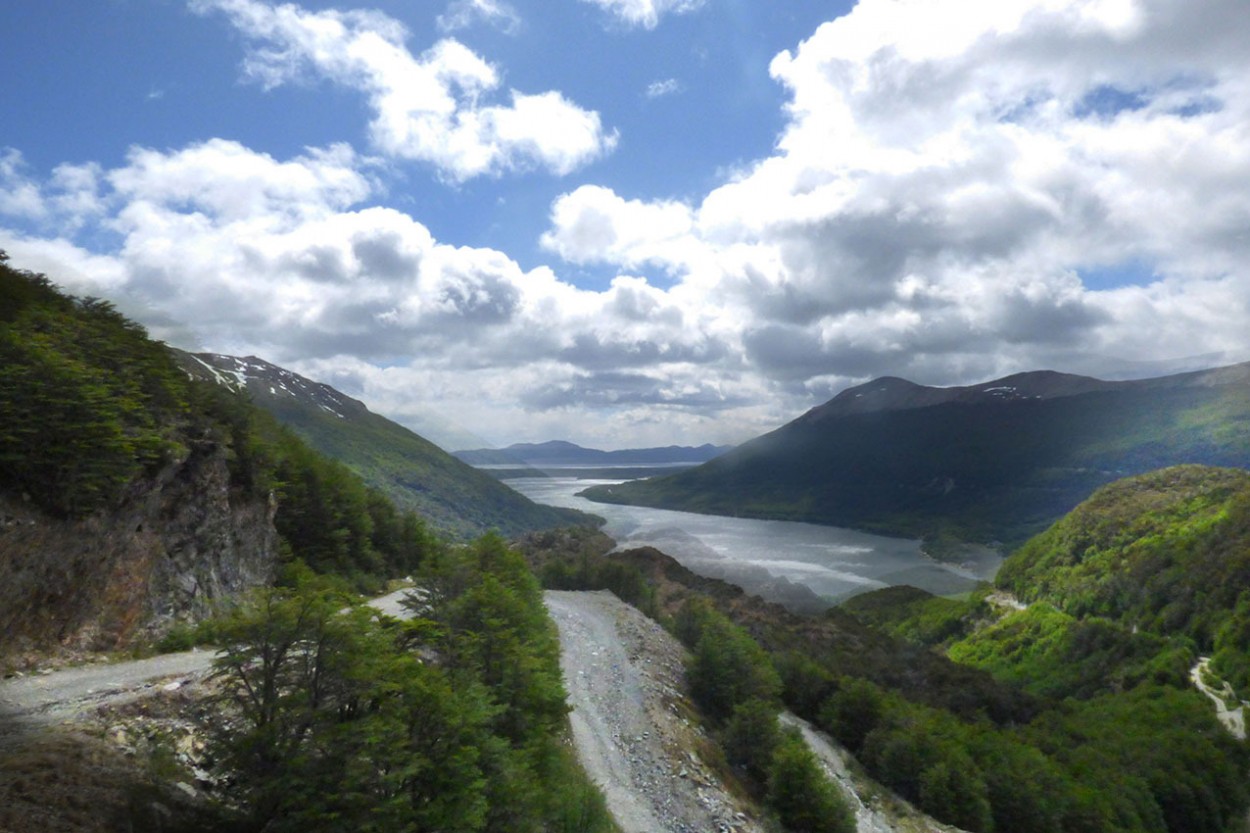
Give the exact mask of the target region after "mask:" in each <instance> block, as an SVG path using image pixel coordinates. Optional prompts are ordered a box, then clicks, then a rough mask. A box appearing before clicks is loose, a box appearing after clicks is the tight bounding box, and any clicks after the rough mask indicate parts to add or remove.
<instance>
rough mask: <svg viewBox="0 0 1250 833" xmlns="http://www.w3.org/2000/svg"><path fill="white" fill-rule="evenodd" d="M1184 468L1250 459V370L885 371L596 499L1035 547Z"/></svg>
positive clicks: (593, 494) (597, 493)
mask: <svg viewBox="0 0 1250 833" xmlns="http://www.w3.org/2000/svg"><path fill="white" fill-rule="evenodd" d="M1179 463H1203V464H1209V465H1221V466H1236V467H1246V466H1250V364H1242V365H1235V366H1232V367H1227V368H1220V369H1216V370H1209V371H1201V372H1197V373H1187V374H1182V375H1178V376H1169V377H1163V378H1159V379H1147V380H1140V381H1131V382H1104V381H1101V380H1097V379H1090V378H1087V377H1081V376H1071V375H1067V374H1060V373H1053V372H1049V371H1043V372H1036V373H1024V374H1017V375H1015V376H1009V377H1007V378H1005V379H1000V380H996V381H993V382H987V383H985V384H981V385H974V386H969V387H960V388H929V387H924V386H921V385H915V384H913V383H910V382H906V381H904V380H901V379H893V378H886V379H879V380H876V381H874V382H869V383H867V384H865V385H861V386H859V387H856V388H851V389H849V390H847V391H844V392H842V393H841V394H839V395H838V396H837V397H835V398H834V399H832V400H830V401H829V402H827V403H826V404H824V405H822V406H820V407H817V408H814V409H813V410H811V411H809V412H808V413H806V414H804V415H803V416H801V417H799V418H798V419H796V420H794V421H793V422H791V423H789V424H787V425H785V426H782V427H781V428H779V429H777V430H776V431H773V432H772V433H769V434H766V435H764V436H762V437H758V438H756V439H754V440H752V441H750V442H748V443H744V444H743V445H741V446H739V447H738V448H736V449H734V450H733V451H730V452H729V453H727V454H724V455H722V456H721V457H718V458H716V459H714V460H712V461H710V462H708V463H705V464H703V465H702V466H699V467H697V468H694V469H690V470H688V471H685V472H681V473H678V474H674V475H671V476H667V477H663V478H654V479H652V480H648V481H639V482H635V483H628V484H623V485H620V486H612V487H596V488H593V489H590V490H588V491H587V492H586V496H587V497H590V498H591V499H593V500H599V501H604V502H615V503H637V504H643V505H648V506H660V507H664V508H670V509H683V510H688V511H695V512H708V513H713V514H734V515H744V516H748V517H762V518H784V519H789V520H803V521H810V522H814V523H826V524H837V525H845V526H854V527H859V528H865V529H870V530H874V531H879V532H886V533H893V534H905V535H917V536H927V537H931V538H940V537H943V536H947V535H950V536H954V537H957V538H961V539H964V540H980V541H990V540H1001V541H1007V542H1020V541H1023V540H1024V539H1026V538H1027V537H1028V536H1029V535H1031V534H1034V533H1036V532H1038V531H1040V530H1041V529H1044V528H1045V526H1046V525H1047V524H1048V523H1050V522H1051V521H1053V520H1055V519H1056V518H1058V517H1059V516H1060V515H1062V514H1063V513H1064V512H1066V511H1068V510H1070V509H1071V508H1072V507H1074V506H1075V505H1076V504H1077V503H1079V502H1080V501H1081V500H1083V499H1084V498H1086V497H1087V496H1088V495H1089V494H1090V493H1091V492H1093V490H1094V489H1096V488H1097V487H1098V486H1101V485H1103V484H1104V483H1108V482H1110V481H1112V480H1115V479H1117V478H1120V477H1124V476H1127V475H1132V474H1138V473H1141V472H1145V471H1150V470H1152V469H1157V468H1161V467H1164V466H1169V465H1175V464H1179Z"/></svg>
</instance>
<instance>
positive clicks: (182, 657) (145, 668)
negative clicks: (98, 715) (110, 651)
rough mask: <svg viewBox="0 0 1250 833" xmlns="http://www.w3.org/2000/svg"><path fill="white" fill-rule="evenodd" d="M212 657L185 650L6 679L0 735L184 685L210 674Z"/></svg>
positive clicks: (0, 698) (0, 695)
mask: <svg viewBox="0 0 1250 833" xmlns="http://www.w3.org/2000/svg"><path fill="white" fill-rule="evenodd" d="M213 656H214V652H213V651H211V650H203V651H183V652H182V653H178V654H163V655H161V656H158V657H151V658H149V659H141V660H132V661H129V662H116V663H109V664H96V665H84V666H80V667H77V668H65V669H62V670H60V671H54V672H52V673H50V674H33V675H29V676H25V677H15V678H13V679H9V680H4V681H3V682H0V732H3V731H4V730H5V729H6V728H8V729H13V728H20V727H27V726H40V725H47V724H51V723H59V722H65V721H71V720H73V719H75V718H76V717H79V716H80V715H82V714H83V713H85V712H86V711H87V710H89V709H95V708H98V707H100V706H106V705H107V706H119V705H122V704H123V703H127V702H130V701H132V700H137V699H139V698H140V697H143V696H145V695H147V694H149V693H151V692H152V691H153V690H155V689H156V688H157V687H158V686H161V685H181V684H182V683H183V682H184V681H186V680H187V679H190V678H195V677H199V676H202V675H203V674H204V673H206V672H207V671H208V669H209V666H210V665H212V662H213Z"/></svg>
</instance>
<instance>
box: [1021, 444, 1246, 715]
mask: <svg viewBox="0 0 1250 833" xmlns="http://www.w3.org/2000/svg"><path fill="white" fill-rule="evenodd" d="M997 583H998V585H999V586H1000V587H1002V588H1003V589H1005V590H1008V591H1010V592H1012V593H1014V594H1015V595H1016V596H1017V597H1019V598H1020V599H1021V600H1023V601H1026V602H1045V603H1048V604H1050V605H1053V606H1054V607H1055V608H1056V609H1058V610H1060V611H1063V613H1064V614H1066V615H1068V616H1071V617H1074V618H1077V619H1089V618H1092V617H1099V618H1102V619H1106V620H1109V621H1112V622H1114V623H1116V624H1118V625H1119V626H1120V627H1122V628H1125V629H1128V630H1130V631H1132V632H1135V633H1136V632H1140V633H1146V634H1154V635H1158V636H1163V637H1183V638H1186V639H1188V640H1191V641H1192V643H1193V645H1194V646H1195V648H1196V649H1197V650H1199V651H1202V652H1204V653H1208V652H1214V654H1215V661H1214V665H1215V667H1216V669H1217V671H1219V672H1221V673H1222V674H1223V675H1224V676H1226V677H1228V678H1229V679H1230V680H1231V681H1232V682H1233V683H1234V685H1235V686H1236V687H1237V688H1238V689H1239V690H1240V691H1242V692H1243V696H1250V472H1245V471H1241V470H1238V469H1212V468H1206V467H1202V466H1179V467H1175V468H1170V469H1164V470H1162V471H1158V472H1152V473H1150V474H1146V475H1142V476H1140V477H1135V478H1131V479H1128V480H1123V481H1120V482H1117V483H1114V484H1112V485H1110V486H1107V487H1104V488H1103V489H1100V490H1099V491H1098V492H1097V493H1096V494H1095V495H1094V496H1093V497H1092V498H1090V500H1088V501H1086V502H1085V503H1083V504H1081V506H1079V507H1077V509H1075V510H1074V511H1073V512H1072V513H1071V514H1069V515H1068V516H1067V517H1065V518H1064V519H1063V520H1061V521H1059V522H1058V523H1056V524H1055V525H1054V526H1053V527H1051V528H1050V529H1049V530H1047V531H1046V532H1045V533H1043V534H1041V535H1039V536H1037V537H1036V538H1034V539H1032V540H1031V541H1029V542H1028V543H1027V544H1025V546H1024V547H1022V548H1021V549H1020V551H1019V552H1018V553H1016V554H1015V555H1014V556H1012V557H1011V558H1010V559H1008V560H1007V561H1006V562H1005V563H1004V564H1003V568H1002V570H1001V571H1000V573H999V576H998V581H997Z"/></svg>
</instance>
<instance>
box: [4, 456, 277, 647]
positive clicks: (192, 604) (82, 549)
mask: <svg viewBox="0 0 1250 833" xmlns="http://www.w3.org/2000/svg"><path fill="white" fill-rule="evenodd" d="M274 511H275V504H274V503H273V501H272V500H271V499H265V498H257V497H249V496H244V495H241V494H239V493H238V492H237V491H232V489H231V487H230V473H229V469H228V467H227V461H226V451H225V449H224V448H223V447H222V446H220V445H218V444H216V443H210V442H204V443H200V444H198V445H197V446H195V447H194V448H193V449H192V451H191V452H190V453H189V454H188V455H187V456H186V457H185V458H184V459H182V460H179V461H177V462H175V463H172V464H170V465H168V466H166V467H165V468H164V469H163V470H162V471H160V473H159V474H157V475H156V476H155V477H152V478H148V479H144V480H140V481H138V482H137V483H136V484H134V485H133V486H132V487H131V489H130V491H129V492H128V494H127V496H126V498H125V499H124V500H123V501H122V503H121V505H120V506H119V507H118V508H116V509H115V510H113V511H108V512H97V513H96V514H94V515H92V516H90V517H87V518H83V519H78V520H61V519H56V518H51V517H48V516H47V515H44V514H42V513H41V512H39V511H38V510H36V509H34V508H33V507H31V506H30V505H28V504H25V503H23V502H21V501H20V500H14V499H12V498H0V633H3V634H5V639H4V640H3V641H2V642H0V659H3V658H5V657H6V656H8V657H9V658H10V659H12V658H13V657H14V656H20V655H21V654H22V653H25V652H27V651H34V650H39V651H43V650H47V649H49V648H54V647H61V648H66V649H71V650H79V649H85V650H111V649H117V648H121V647H125V646H126V645H128V644H129V643H131V642H133V641H134V640H135V639H136V638H137V637H141V636H150V635H153V634H157V633H160V632H162V631H163V630H166V629H167V628H168V627H169V625H170V624H172V623H173V622H175V621H179V620H194V619H198V618H200V617H202V616H204V615H205V614H207V613H208V612H209V611H210V610H211V609H212V608H213V606H214V605H215V604H216V603H217V602H219V601H221V600H223V599H227V598H229V597H231V596H235V595H237V594H238V593H240V592H241V591H243V590H246V589H247V588H250V587H254V586H257V585H260V584H263V583H266V582H268V581H269V580H270V579H271V578H272V576H273V572H274V569H275V565H276V561H277V553H278V535H277V532H276V531H275V529H274V525H273V516H274Z"/></svg>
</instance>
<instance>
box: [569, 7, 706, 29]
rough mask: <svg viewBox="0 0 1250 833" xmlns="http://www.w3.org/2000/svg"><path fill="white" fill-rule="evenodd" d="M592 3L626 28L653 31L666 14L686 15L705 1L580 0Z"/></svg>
mask: <svg viewBox="0 0 1250 833" xmlns="http://www.w3.org/2000/svg"><path fill="white" fill-rule="evenodd" d="M582 2H583V3H593V4H594V5H596V6H598V7H599V8H601V9H603V10H604V11H606V12H608V13H609V14H611V15H612V16H613V17H614V18H616V19H617V21H619V22H621V23H623V24H625V25H626V26H641V27H643V28H644V29H654V28H655V27H656V26H658V25H659V24H660V18H662V17H664V16H665V15H668V14H686V13H688V12H692V11H695V10H697V9H700V8H702V7H703V4H704V3H705V2H706V0H582Z"/></svg>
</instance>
